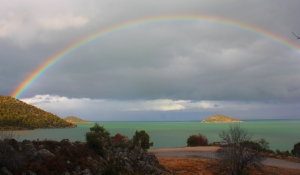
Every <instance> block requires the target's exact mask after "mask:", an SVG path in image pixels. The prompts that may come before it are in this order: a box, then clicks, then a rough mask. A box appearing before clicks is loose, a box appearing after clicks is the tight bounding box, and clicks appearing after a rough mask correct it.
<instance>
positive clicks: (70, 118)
mask: <svg viewBox="0 0 300 175" xmlns="http://www.w3.org/2000/svg"><path fill="white" fill-rule="evenodd" d="M65 120H66V121H67V122H71V123H92V122H90V121H87V120H83V119H81V118H78V117H75V116H69V117H66V118H65Z"/></svg>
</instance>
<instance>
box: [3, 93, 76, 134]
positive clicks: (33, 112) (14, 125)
mask: <svg viewBox="0 0 300 175" xmlns="http://www.w3.org/2000/svg"><path fill="white" fill-rule="evenodd" d="M0 104H1V105H0V130H27V129H37V128H74V127H76V125H75V124H74V123H70V122H67V121H65V120H63V119H62V118H60V117H59V116H57V115H54V114H52V113H50V112H46V111H44V110H42V109H40V108H37V107H35V106H33V105H30V104H27V103H25V102H23V101H20V100H18V99H15V98H13V97H10V96H2V95H0Z"/></svg>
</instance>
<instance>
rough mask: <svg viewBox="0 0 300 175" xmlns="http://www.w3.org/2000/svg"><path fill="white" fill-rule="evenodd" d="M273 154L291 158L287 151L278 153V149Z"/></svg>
mask: <svg viewBox="0 0 300 175" xmlns="http://www.w3.org/2000/svg"><path fill="white" fill-rule="evenodd" d="M275 153H276V154H278V155H280V156H285V157H287V156H291V153H290V152H289V151H288V150H286V151H280V150H279V149H276V151H275Z"/></svg>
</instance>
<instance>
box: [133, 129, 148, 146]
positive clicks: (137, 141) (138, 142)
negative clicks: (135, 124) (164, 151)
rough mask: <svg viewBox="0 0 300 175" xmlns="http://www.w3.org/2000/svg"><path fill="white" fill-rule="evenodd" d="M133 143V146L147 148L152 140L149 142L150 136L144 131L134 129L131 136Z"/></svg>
mask: <svg viewBox="0 0 300 175" xmlns="http://www.w3.org/2000/svg"><path fill="white" fill-rule="evenodd" d="M132 140H133V144H134V145H135V146H140V147H142V148H143V149H149V148H150V146H153V142H150V143H149V140H150V137H149V135H148V134H147V133H146V131H144V130H142V131H135V135H134V136H133V138H132Z"/></svg>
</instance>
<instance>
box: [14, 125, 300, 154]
mask: <svg viewBox="0 0 300 175" xmlns="http://www.w3.org/2000/svg"><path fill="white" fill-rule="evenodd" d="M98 123H99V124H100V125H101V126H104V127H105V128H106V129H107V130H108V131H109V132H110V134H111V136H113V135H115V134H116V133H120V134H122V135H126V136H128V137H129V138H132V136H133V135H134V133H135V131H136V130H138V131H139V130H145V131H146V132H147V133H148V134H149V136H150V141H152V142H154V146H153V147H151V149H157V148H170V147H183V146H186V140H187V138H188V137H189V136H190V135H193V134H198V133H201V134H203V135H205V136H206V137H207V139H208V141H209V142H214V141H220V138H219V133H220V132H222V131H228V129H229V124H228V123H200V122H199V121H195V122H98ZM240 125H241V126H242V127H243V128H245V129H246V130H247V131H248V132H249V133H251V134H252V135H253V137H252V138H253V139H254V140H257V139H260V138H265V139H266V140H267V141H268V142H269V143H270V148H271V149H272V150H276V149H279V150H281V151H285V150H289V151H290V150H292V149H293V146H294V144H295V143H298V142H300V120H257V121H244V122H242V123H240ZM77 126H78V127H77V128H64V129H36V130H30V131H17V132H16V135H17V136H18V140H19V141H22V140H24V139H28V140H37V139H39V140H44V139H48V140H57V141H60V140H62V139H64V138H68V139H70V140H71V141H85V133H86V132H89V128H91V127H93V126H94V123H92V124H78V125H77Z"/></svg>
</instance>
